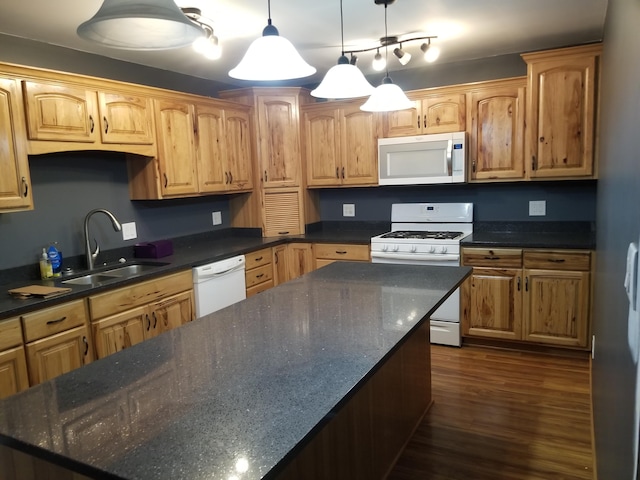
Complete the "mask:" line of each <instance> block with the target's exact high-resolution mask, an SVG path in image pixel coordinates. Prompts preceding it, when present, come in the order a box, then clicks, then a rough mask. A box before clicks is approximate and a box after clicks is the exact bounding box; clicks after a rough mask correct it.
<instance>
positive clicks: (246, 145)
mask: <svg viewBox="0 0 640 480" xmlns="http://www.w3.org/2000/svg"><path fill="white" fill-rule="evenodd" d="M224 120H225V125H224V127H225V137H226V164H227V171H228V172H229V184H228V186H227V187H228V188H227V189H228V190H230V191H238V190H251V189H252V188H253V180H252V177H253V168H252V166H251V163H252V158H253V155H252V153H251V127H250V121H249V113H248V112H246V111H244V110H234V109H230V108H225V112H224Z"/></svg>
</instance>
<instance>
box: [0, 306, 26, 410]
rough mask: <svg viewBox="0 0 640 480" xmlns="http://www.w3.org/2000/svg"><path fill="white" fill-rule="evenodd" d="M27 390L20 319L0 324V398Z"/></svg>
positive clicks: (11, 319)
mask: <svg viewBox="0 0 640 480" xmlns="http://www.w3.org/2000/svg"><path fill="white" fill-rule="evenodd" d="M27 388H29V376H28V374H27V359H26V356H25V352H24V345H23V338H22V325H21V323H20V318H19V317H15V318H10V319H7V320H3V321H2V322H0V398H5V397H8V396H9V395H13V394H14V393H18V392H21V391H22V390H26V389H27Z"/></svg>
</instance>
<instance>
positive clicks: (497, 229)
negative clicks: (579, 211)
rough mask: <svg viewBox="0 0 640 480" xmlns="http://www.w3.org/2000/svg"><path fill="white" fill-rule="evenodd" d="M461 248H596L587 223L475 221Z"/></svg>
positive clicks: (594, 239)
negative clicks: (471, 232) (471, 231)
mask: <svg viewBox="0 0 640 480" xmlns="http://www.w3.org/2000/svg"><path fill="white" fill-rule="evenodd" d="M460 244H461V246H463V247H517V248H556V249H557V248H560V249H579V250H582V249H585V250H594V249H595V248H596V235H595V228H594V226H593V225H592V224H591V223H590V222H475V223H474V224H473V234H471V235H470V236H468V237H466V238H464V239H463V240H462V241H461V242H460Z"/></svg>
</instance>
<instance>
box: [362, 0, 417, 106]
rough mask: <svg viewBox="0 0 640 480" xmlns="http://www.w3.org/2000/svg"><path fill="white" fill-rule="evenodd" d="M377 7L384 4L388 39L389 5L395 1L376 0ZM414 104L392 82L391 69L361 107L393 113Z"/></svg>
mask: <svg viewBox="0 0 640 480" xmlns="http://www.w3.org/2000/svg"><path fill="white" fill-rule="evenodd" d="M374 1H375V3H376V5H380V4H381V3H382V4H384V35H385V38H388V37H387V5H388V4H390V3H393V2H394V1H395V0H374ZM384 48H385V57H386V56H387V55H388V53H389V51H388V49H389V47H388V45H385V47H384ZM413 106H414V104H413V102H412V101H411V100H409V98H407V95H406V94H405V93H404V92H403V91H402V89H401V88H400V87H399V86H398V85H396V84H394V83H393V82H392V81H391V77H390V76H389V69H388V68H387V71H386V75H385V77H384V78H383V79H382V84H381V85H379V86H377V87H376V89H375V90H374V92H373V93H372V94H371V96H370V97H369V99H368V100H367V101H366V102H365V103H364V104H363V105H362V106H361V107H360V110H363V111H365V112H393V111H396V110H407V109H408V108H411V107H413Z"/></svg>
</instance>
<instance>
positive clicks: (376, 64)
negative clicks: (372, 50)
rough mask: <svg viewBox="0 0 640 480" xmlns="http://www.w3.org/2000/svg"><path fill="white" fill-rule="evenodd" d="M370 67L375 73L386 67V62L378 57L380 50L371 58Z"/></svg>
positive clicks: (380, 56)
mask: <svg viewBox="0 0 640 480" xmlns="http://www.w3.org/2000/svg"><path fill="white" fill-rule="evenodd" d="M371 66H372V67H373V69H374V70H375V71H377V72H381V71H382V70H384V69H385V67H386V66H387V61H386V60H385V59H384V57H383V56H382V55H380V49H378V51H377V52H376V55H375V57H373V63H372V64H371Z"/></svg>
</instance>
